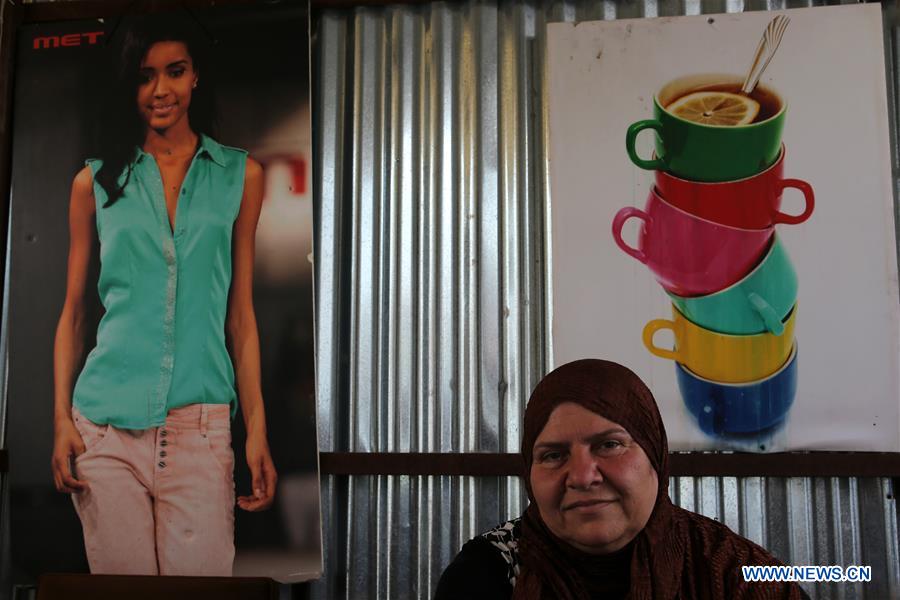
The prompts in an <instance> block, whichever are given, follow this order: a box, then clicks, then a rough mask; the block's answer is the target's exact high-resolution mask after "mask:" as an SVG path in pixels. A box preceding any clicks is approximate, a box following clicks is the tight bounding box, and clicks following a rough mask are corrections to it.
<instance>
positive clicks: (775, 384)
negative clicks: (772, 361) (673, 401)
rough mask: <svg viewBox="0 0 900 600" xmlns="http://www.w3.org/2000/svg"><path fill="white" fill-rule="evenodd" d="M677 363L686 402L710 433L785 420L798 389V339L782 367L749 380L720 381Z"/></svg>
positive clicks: (757, 427) (758, 427)
mask: <svg viewBox="0 0 900 600" xmlns="http://www.w3.org/2000/svg"><path fill="white" fill-rule="evenodd" d="M675 365H676V366H675V372H676V375H677V377H678V388H679V389H680V390H681V397H682V399H683V400H684V404H685V406H686V407H687V409H688V411H689V412H690V413H691V414H692V415H693V416H694V418H695V419H696V420H697V424H698V425H699V426H700V429H702V430H703V432H704V433H706V434H707V435H713V436H720V435H729V434H747V433H755V432H759V431H763V430H766V429H770V428H772V427H774V426H776V425H778V424H779V423H781V422H782V421H783V420H784V418H785V417H786V416H787V413H788V410H789V409H790V408H791V404H793V402H794V396H795V395H796V393H797V344H796V342H795V343H794V347H793V349H792V350H791V355H790V357H789V358H788V360H787V362H786V363H785V364H784V366H782V367H781V369H779V370H778V371H776V372H775V373H773V374H772V375H770V376H768V377H766V378H765V379H759V380H756V381H751V382H749V383H740V384H732V383H717V382H715V381H711V380H709V379H704V378H702V377H698V376H697V375H694V374H693V373H692V372H690V371H689V370H688V369H686V368H685V367H684V366H682V365H681V364H680V363H675Z"/></svg>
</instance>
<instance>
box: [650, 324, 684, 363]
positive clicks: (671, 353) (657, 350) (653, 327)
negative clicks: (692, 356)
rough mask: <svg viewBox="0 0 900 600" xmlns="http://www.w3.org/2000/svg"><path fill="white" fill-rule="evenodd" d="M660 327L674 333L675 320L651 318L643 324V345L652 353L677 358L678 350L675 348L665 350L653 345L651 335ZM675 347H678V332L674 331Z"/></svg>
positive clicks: (671, 358)
mask: <svg viewBox="0 0 900 600" xmlns="http://www.w3.org/2000/svg"><path fill="white" fill-rule="evenodd" d="M660 329H671V330H672V333H675V322H674V321H670V320H668V319H653V320H652V321H650V322H649V323H647V324H646V325H644V334H643V337H644V346H646V347H647V350H649V351H650V352H651V353H652V354H655V355H656V356H659V357H662V358H668V359H669V360H676V361H677V360H678V352H677V351H675V350H666V349H665V348H660V347H658V346H654V345H653V336H654V335H655V334H656V332H657V331H659V330H660ZM675 347H676V348H677V347H678V334H677V333H675Z"/></svg>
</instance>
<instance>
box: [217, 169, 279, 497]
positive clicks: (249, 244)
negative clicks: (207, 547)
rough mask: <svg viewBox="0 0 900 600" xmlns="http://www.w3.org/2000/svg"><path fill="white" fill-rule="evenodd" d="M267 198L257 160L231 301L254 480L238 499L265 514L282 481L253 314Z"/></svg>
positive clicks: (237, 244)
mask: <svg viewBox="0 0 900 600" xmlns="http://www.w3.org/2000/svg"><path fill="white" fill-rule="evenodd" d="M262 198H263V171H262V167H260V165H259V163H257V162H256V161H255V160H253V159H251V158H248V159H247V172H246V176H245V178H244V195H243V198H242V199H241V209H240V212H239V213H238V217H237V220H236V221H235V224H234V235H233V251H232V259H231V260H232V267H231V268H232V276H231V292H230V294H229V298H228V322H227V324H226V333H227V335H228V342H229V350H230V351H231V359H232V361H233V362H234V368H235V377H236V379H237V390H238V397H239V398H240V403H241V413H242V414H243V416H244V425H245V426H246V428H247V448H246V450H247V466H248V467H249V468H250V475H251V478H252V488H253V489H252V493H251V494H250V495H247V496H239V497H238V499H237V500H238V506H240V507H241V508H243V509H244V510H249V511H257V510H264V509H266V508H268V507H269V506H271V505H272V501H273V500H274V498H275V484H276V482H277V479H278V476H277V474H276V472H275V465H274V464H273V462H272V455H271V453H270V452H269V443H268V439H267V437H266V436H267V433H266V412H265V407H264V405H263V397H262V384H261V382H260V367H259V333H258V332H257V328H256V314H255V312H254V310H253V257H254V245H255V243H256V225H257V223H258V222H259V213H260V210H261V208H262Z"/></svg>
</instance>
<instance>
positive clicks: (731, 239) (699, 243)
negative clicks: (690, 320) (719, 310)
mask: <svg viewBox="0 0 900 600" xmlns="http://www.w3.org/2000/svg"><path fill="white" fill-rule="evenodd" d="M632 217H634V218H637V219H641V220H642V221H643V222H644V224H643V227H641V231H640V234H639V236H638V248H632V247H631V246H629V245H628V244H626V243H625V242H624V240H622V226H623V225H624V224H625V221H627V220H628V219H630V218H632ZM774 231H775V228H774V226H772V227H766V228H764V229H740V228H738V227H729V226H728V225H721V224H719V223H714V222H712V221H707V220H706V219H701V218H700V217H696V216H694V215H692V214H690V213H687V212H685V211H683V210H680V209H678V208H676V207H674V206H672V205H671V204H669V203H667V202H666V201H665V200H663V199H662V198H661V197H660V196H659V195H658V194H657V193H656V190H655V189H654V190H651V192H650V195H649V196H648V197H647V206H646V207H645V208H644V210H640V209H638V208H635V207H633V206H628V207H625V208H623V209H622V210H620V211H619V212H618V213H616V216H615V218H614V219H613V223H612V234H613V238H615V240H616V244H618V245H619V248H621V249H622V250H623V251H624V252H625V253H627V254H630V255H631V256H633V257H634V258H636V259H638V260H639V261H641V262H642V263H644V264H645V265H647V267H648V268H649V269H650V270H651V271H652V272H653V274H654V276H655V277H656V279H657V281H659V283H660V285H662V286H663V288H665V289H666V291H669V292H671V293H673V294H676V295H678V296H703V295H706V294H712V293H715V292H718V291H719V290H722V289H724V288H726V287H728V286H730V285H731V284H733V283H735V282H736V281H738V280H740V279H741V278H742V277H744V276H745V275H746V274H747V273H749V272H750V271H751V270H752V269H753V267H754V266H756V264H757V263H758V262H759V260H760V259H761V258H762V256H763V254H765V252H766V250H767V249H768V245H769V242H770V240H771V238H772V234H773V233H774Z"/></svg>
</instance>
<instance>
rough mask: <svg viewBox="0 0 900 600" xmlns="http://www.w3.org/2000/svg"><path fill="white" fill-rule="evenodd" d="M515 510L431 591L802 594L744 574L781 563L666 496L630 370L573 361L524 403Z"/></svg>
mask: <svg viewBox="0 0 900 600" xmlns="http://www.w3.org/2000/svg"><path fill="white" fill-rule="evenodd" d="M522 457H523V458H524V459H525V467H526V471H525V474H526V477H525V488H526V490H527V492H528V498H529V499H530V500H531V503H530V505H529V506H528V508H527V510H526V511H525V514H524V515H523V516H522V517H521V518H520V519H514V520H512V521H509V522H507V523H505V524H503V525H501V526H499V527H497V528H495V529H492V530H491V531H488V532H487V533H485V534H482V535H480V536H478V537H476V538H475V539H473V540H471V541H469V542H468V543H466V545H465V546H463V548H462V550H461V551H460V553H459V554H458V555H457V557H456V559H454V561H453V562H452V563H451V564H450V566H448V567H447V569H446V570H445V571H444V574H443V575H442V577H441V580H440V582H439V583H438V589H437V594H436V599H437V600H445V599H456V598H466V599H475V598H514V599H516V600H526V599H527V600H541V599H545V598H554V599H560V600H577V599H578V600H580V599H593V598H603V599H604V600H605V599H613V598H632V599H638V598H641V599H644V598H646V599H651V598H652V599H654V600H658V599H665V600H669V599H673V600H674V599H679V600H702V599H707V598H709V599H713V598H722V599H726V598H727V599H729V600H732V599H742V598H760V599H801V598H807V596H806V593H805V592H803V590H801V589H800V587H799V586H798V585H797V584H795V583H748V582H745V581H744V580H743V577H742V575H741V566H743V565H778V564H781V563H780V562H779V561H778V560H776V559H775V558H774V557H773V556H772V555H771V554H769V553H768V552H766V551H765V550H764V549H763V548H761V547H760V546H757V545H756V544H754V543H753V542H751V541H749V540H747V539H744V538H742V537H741V536H739V535H737V534H735V533H733V532H732V531H731V530H730V529H728V527H726V526H725V525H723V524H721V523H718V522H716V521H713V520H712V519H708V518H706V517H703V516H701V515H698V514H695V513H692V512H690V511H687V510H684V509H681V508H678V507H677V506H674V505H673V504H672V501H671V500H670V499H669V492H668V488H669V466H668V457H669V451H668V446H667V442H666V430H665V428H664V427H663V423H662V419H661V417H660V415H659V410H658V408H657V406H656V402H655V400H654V399H653V395H652V394H651V393H650V390H649V389H647V386H646V385H644V383H643V382H642V381H641V380H640V379H639V378H638V377H637V375H635V374H634V373H632V372H631V371H629V370H628V369H626V368H625V367H623V366H621V365H618V364H616V363H612V362H608V361H603V360H579V361H576V362H572V363H569V364H566V365H563V366H561V367H559V368H558V369H556V370H555V371H553V372H552V373H550V374H549V375H547V376H546V377H545V378H544V379H543V380H542V381H541V382H540V383H539V384H538V386H537V387H536V388H535V389H534V392H533V393H532V394H531V399H530V400H529V402H528V407H527V408H526V410H525V428H524V431H523V435H522Z"/></svg>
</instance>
